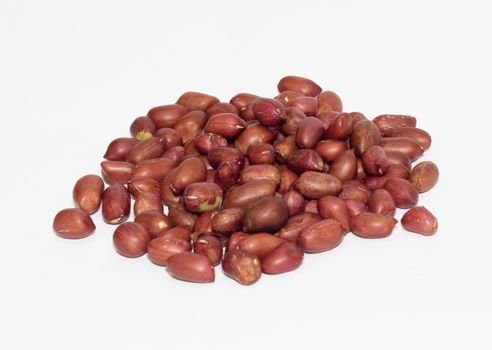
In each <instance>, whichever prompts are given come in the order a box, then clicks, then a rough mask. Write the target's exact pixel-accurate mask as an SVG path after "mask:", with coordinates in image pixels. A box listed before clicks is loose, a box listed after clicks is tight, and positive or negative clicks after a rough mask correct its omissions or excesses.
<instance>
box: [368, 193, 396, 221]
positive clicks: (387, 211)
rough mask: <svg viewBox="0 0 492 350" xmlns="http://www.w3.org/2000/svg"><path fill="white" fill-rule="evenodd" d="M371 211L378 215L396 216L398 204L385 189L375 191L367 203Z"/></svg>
mask: <svg viewBox="0 0 492 350" xmlns="http://www.w3.org/2000/svg"><path fill="white" fill-rule="evenodd" d="M367 206H368V208H369V211H370V212H372V213H376V214H383V215H390V216H393V215H395V211H396V204H395V200H394V199H393V197H392V196H391V194H390V193H389V192H388V191H386V190H385V189H383V188H379V189H376V190H374V191H373V192H372V193H371V195H370V196H369V199H368V201H367Z"/></svg>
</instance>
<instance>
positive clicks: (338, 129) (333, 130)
mask: <svg viewBox="0 0 492 350" xmlns="http://www.w3.org/2000/svg"><path fill="white" fill-rule="evenodd" d="M353 125H354V118H353V117H352V115H351V114H350V113H340V114H339V115H338V116H337V117H336V118H335V120H333V122H332V123H331V124H330V126H329V127H328V129H326V133H325V138H326V139H335V140H341V141H344V140H346V139H347V138H348V137H349V136H350V135H351V134H352V127H353Z"/></svg>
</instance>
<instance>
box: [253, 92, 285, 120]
mask: <svg viewBox="0 0 492 350" xmlns="http://www.w3.org/2000/svg"><path fill="white" fill-rule="evenodd" d="M252 108H253V113H254V115H255V118H256V119H257V120H259V121H260V123H261V124H263V125H264V126H278V125H280V124H282V123H284V122H285V120H286V118H287V117H286V115H285V106H284V105H283V103H281V102H280V101H278V100H275V99H272V98H258V99H257V100H256V101H255V102H254V103H253V107H252Z"/></svg>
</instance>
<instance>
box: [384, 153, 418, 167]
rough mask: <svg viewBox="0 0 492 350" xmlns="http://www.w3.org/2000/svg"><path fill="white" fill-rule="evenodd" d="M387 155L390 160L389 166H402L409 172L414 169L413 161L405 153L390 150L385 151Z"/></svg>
mask: <svg viewBox="0 0 492 350" xmlns="http://www.w3.org/2000/svg"><path fill="white" fill-rule="evenodd" d="M385 153H386V159H387V160H388V165H395V164H400V165H404V166H406V167H407V168H408V170H410V169H411V168H412V161H411V160H410V158H408V156H407V155H406V154H405V153H402V152H398V151H388V150H385Z"/></svg>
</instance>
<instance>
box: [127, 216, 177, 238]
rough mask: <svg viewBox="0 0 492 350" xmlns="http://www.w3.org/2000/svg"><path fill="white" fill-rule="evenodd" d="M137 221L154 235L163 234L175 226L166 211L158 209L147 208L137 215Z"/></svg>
mask: <svg viewBox="0 0 492 350" xmlns="http://www.w3.org/2000/svg"><path fill="white" fill-rule="evenodd" d="M135 222H136V223H138V224H141V225H142V226H143V227H145V229H146V230H147V232H149V234H150V235H151V236H152V237H157V236H159V235H162V234H163V233H164V232H166V231H167V230H169V229H170V228H172V227H173V223H172V222H171V219H170V218H169V217H168V216H167V215H165V214H164V213H162V212H160V211H156V210H147V211H144V212H142V213H140V214H138V215H137V216H136V217H135Z"/></svg>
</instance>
